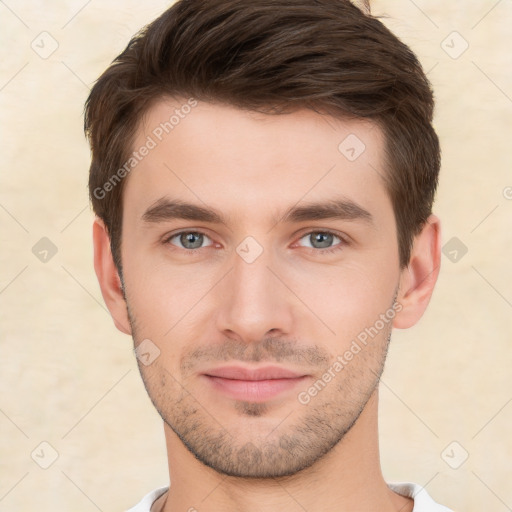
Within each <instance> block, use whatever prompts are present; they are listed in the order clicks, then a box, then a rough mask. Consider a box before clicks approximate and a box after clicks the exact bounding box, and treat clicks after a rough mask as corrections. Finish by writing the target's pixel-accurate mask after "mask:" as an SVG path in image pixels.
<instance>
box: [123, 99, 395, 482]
mask: <svg viewBox="0 0 512 512" xmlns="http://www.w3.org/2000/svg"><path fill="white" fill-rule="evenodd" d="M183 103H185V101H184V102H183ZM181 105H182V103H180V102H179V101H173V102H171V101H167V102H164V101H161V102H159V103H157V104H156V105H155V106H154V107H153V108H152V109H151V110H150V111H149V112H148V113H147V115H146V116H145V117H144V122H143V123H142V126H141V128H140V130H139V133H138V136H137V140H136V142H135V144H134V149H138V148H140V147H141V146H143V145H148V141H149V139H148V136H149V137H150V138H151V139H152V140H154V141H155V142H156V143H157V144H156V147H152V148H151V149H150V150H149V151H148V154H147V156H145V157H144V158H143V159H142V160H141V162H140V163H139V164H138V165H137V166H136V168H134V170H133V171H131V173H130V175H129V177H128V178H127V183H126V188H125V190H124V209H123V226H122V251H121V257H122V263H123V276H124V287H125V294H126V300H127V306H128V311H129V315H130V324H131V328H132V335H133V338H134V342H135V345H136V346H138V345H139V344H140V343H141V342H143V340H145V341H144V343H145V345H143V346H142V347H143V348H144V351H143V352H147V355H146V356H143V357H141V358H140V359H141V360H140V361H139V367H140V371H141V374H142V377H143V380H144V383H145V386H146V388H147V391H148V393H149V396H150V397H151V400H152V401H153V403H154V405H155V407H156V408H157V410H158V412H159V413H160V415H161V417H162V418H163V420H164V421H165V422H166V424H167V425H168V426H169V427H170V428H172V430H173V431H174V432H175V434H176V435H177V436H178V437H179V438H180V439H181V441H182V442H183V443H184V444H185V445H186V446H187V447H188V449H189V450H190V451H191V452H192V453H193V454H194V455H195V456H196V457H197V458H198V459H199V460H201V461H202V462H203V463H205V464H206V465H208V466H211V467H213V468H214V469H216V470H217V471H219V472H223V473H227V474H231V475H237V476H246V477H270V476H282V475H286V474H293V473H295V472H297V471H298V470H300V469H303V468H305V467H308V466H310V465H311V464H313V463H314V462H315V461H317V460H318V459H319V458H320V457H321V456H322V455H324V454H325V453H327V452H328V451H329V450H330V449H331V448H333V447H334V446H335V445H336V443H338V442H339V441H340V440H341V439H342V437H343V436H344V434H345V433H346V432H347V431H348V430H349V429H350V427H351V426H352V425H353V423H354V422H355V420H356V419H357V418H358V416H359V414H360V413H361V411H362V410H363V408H364V407H365V405H366V403H367V401H368V399H369V398H370V396H371V395H372V393H373V392H374V391H375V389H376V385H377V383H378V379H379V376H380V374H381V372H382V368H383V364H384V359H385V355H386V350H387V346H388V343H389V337H390V334H391V324H392V320H390V318H392V316H393V315H392V313H393V311H394V310H393V305H394V299H395V298H396V293H397V289H398V284H399V278H400V269H399V260H398V246H397V234H396V226H395V220H394V215H393V209H392V204H391V202H390V199H389V197H388V195H387V193H386V190H385V187H384V182H383V179H382V176H383V175H384V172H385V171H384V169H383V148H384V139H383V136H382V133H381V131H380V130H379V129H378V128H377V127H376V125H374V124H372V123H369V122H363V121H342V120H339V119H338V120H336V119H333V118H331V117H326V116H321V115H320V114H317V113H315V112H313V111H310V110H302V111H298V112H296V113H293V114H286V115H264V114H259V113H254V112H246V111H242V110H239V109H236V108H233V107H228V106H220V105H217V104H216V105H213V104H207V103H202V102H199V103H198V105H197V106H195V107H194V108H192V109H191V111H190V112H189V113H188V114H187V115H183V116H180V118H179V122H178V123H176V124H175V126H174V127H173V128H172V130H169V133H168V134H165V132H164V133H163V136H162V133H161V129H160V130H158V129H157V127H158V126H160V124H161V123H163V122H165V121H167V120H169V118H170V117H171V116H172V115H173V114H174V113H175V109H176V108H178V109H180V106H181ZM188 110H189V109H186V111H188ZM182 112H183V111H182ZM175 120H176V119H175ZM155 129H157V131H156V132H155ZM155 133H157V134H159V136H160V137H161V138H162V140H161V141H159V140H158V137H157V136H155ZM347 137H348V138H347ZM356 137H357V138H356ZM363 144H364V147H363ZM149 146H153V144H152V143H149ZM361 151H362V152H361ZM166 201H167V202H168V204H166V203H165V202H166ZM176 201H179V202H180V203H182V204H183V203H188V204H190V205H193V206H195V207H197V208H201V209H203V210H211V211H212V212H214V213H215V214H216V215H213V214H210V215H205V213H206V212H205V211H203V212H200V211H198V210H197V209H194V208H184V207H182V208H181V209H180V208H176V206H173V202H176ZM315 205H316V206H315ZM332 205H338V210H337V212H338V215H336V216H334V215H323V214H321V212H322V211H324V213H325V207H327V206H332ZM322 207H324V210H322ZM315 212H316V216H315ZM200 213H202V215H199V214H200ZM331 213H332V211H331ZM390 311H391V313H390ZM386 314H387V316H386V318H387V319H388V320H386V321H383V320H382V319H383V316H385V315H386ZM365 329H366V331H365ZM363 332H366V333H367V336H366V342H363V341H361V340H363V339H364V335H361V333H363ZM368 333H371V334H368ZM148 340H150V341H148ZM354 343H355V344H354ZM155 346H156V347H155ZM358 348H359V350H358ZM158 350H159V351H160V353H159V355H158V357H156V359H154V360H153V361H152V362H151V363H150V364H145V363H147V362H149V361H150V360H151V359H153V357H154V356H155V354H158ZM347 351H348V352H350V353H352V357H350V355H347ZM338 356H339V357H338ZM144 357H145V359H144ZM336 361H338V364H336ZM340 365H341V368H340ZM259 369H262V371H261V372H259V373H258V372H252V373H251V371H252V370H259ZM245 370H248V371H249V373H244V371H245ZM285 371H287V372H288V373H286V372H285ZM326 375H328V376H326ZM329 376H330V377H329Z"/></svg>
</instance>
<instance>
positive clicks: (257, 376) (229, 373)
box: [204, 366, 304, 380]
mask: <svg viewBox="0 0 512 512" xmlns="http://www.w3.org/2000/svg"><path fill="white" fill-rule="evenodd" d="M204 375H207V376H209V377H221V378H223V379H235V380H270V379H296V378H298V377H304V374H303V373H299V372H295V371H292V370H288V369H287V368H281V367H279V366H262V367H261V368H254V369H250V368H244V367H242V366H221V367H219V368H213V369H211V370H208V371H206V372H204Z"/></svg>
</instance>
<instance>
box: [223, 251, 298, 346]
mask: <svg viewBox="0 0 512 512" xmlns="http://www.w3.org/2000/svg"><path fill="white" fill-rule="evenodd" d="M232 263H233V268H232V270H231V271H230V272H229V273H228V274H227V275H226V277H225V278H224V279H223V280H222V286H220V287H219V289H218V291H217V293H218V304H219V307H218V309H217V328H218V329H219V330H220V331H221V332H222V334H223V335H225V336H227V337H229V338H231V339H237V340H239V341H242V342H247V343H251V342H257V341H261V340H262V339H263V338H265V337H268V336H272V337H279V336H286V335H288V336H289V335H290V334H291V330H292V325H293V308H294V302H293V296H292V293H291V292H290V290H289V289H287V287H286V286H285V285H284V284H283V281H285V276H280V275H279V274H280V272H279V267H278V266H277V265H276V262H275V260H273V258H272V255H271V253H270V251H268V250H263V252H262V253H261V254H260V255H259V256H258V257H257V258H256V259H255V260H254V261H252V262H250V260H246V259H244V257H242V256H240V254H239V253H236V252H235V253H234V255H233V262H232ZM295 306H296V304H295Z"/></svg>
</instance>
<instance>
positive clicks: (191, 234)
mask: <svg viewBox="0 0 512 512" xmlns="http://www.w3.org/2000/svg"><path fill="white" fill-rule="evenodd" d="M175 239H176V241H177V242H178V243H173V240H175ZM205 240H209V241H210V242H211V240H210V238H209V237H207V236H206V235H205V234H204V233H201V232H199V231H181V232H179V233H175V234H174V235H172V236H170V237H169V238H168V239H167V240H166V241H165V242H166V243H171V244H173V245H177V246H178V247H179V248H180V249H185V250H194V249H201V248H202V247H203V243H204V241H205ZM208 245H211V243H210V244H208Z"/></svg>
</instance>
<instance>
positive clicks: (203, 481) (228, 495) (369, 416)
mask: <svg viewBox="0 0 512 512" xmlns="http://www.w3.org/2000/svg"><path fill="white" fill-rule="evenodd" d="M377 412H378V392H377V390H376V391H375V392H374V393H373V395H372V397H371V398H370V400H369V401H368V403H367V405H366V407H365V409H364V410H363V412H362V413H361V415H360V416H359V419H358V420H357V421H356V423H355V424H354V425H353V427H352V428H351V430H350V431H349V432H348V433H347V434H346V435H345V436H344V438H343V439H342V440H341V441H340V442H339V443H338V444H337V445H336V446H335V447H334V448H333V449H332V450H331V451H330V452H329V453H327V454H326V455H324V456H323V457H322V458H321V459H319V460H318V461H317V462H316V463H315V464H314V465H313V466H311V467H309V468H307V469H304V470H302V471H300V472H298V473H296V474H295V475H292V476H288V477H279V478H270V479H265V478H262V479H254V478H239V477H231V476H227V475H223V474H220V473H217V472H216V471H215V470H213V469H212V468H209V467H207V466H205V465H204V464H202V463H201V462H200V461H198V460H197V459H196V458H195V457H194V456H193V455H192V454H191V453H190V452H189V451H188V450H187V448H186V447H185V446H184V445H183V443H182V442H181V441H180V439H179V438H178V437H177V436H176V434H175V433H174V432H173V431H172V429H171V428H170V427H168V426H167V425H165V427H164V428H165V437H166V444H167V453H168V460H169V476H170V481H171V482H172V485H171V487H170V489H169V491H168V493H166V495H164V496H162V498H161V499H160V500H159V503H158V506H157V504H155V507H154V508H153V510H155V509H156V510H162V511H163V512H175V511H176V510H184V511H191V512H193V511H195V510H196V511H200V512H221V511H222V512H256V511H258V512H271V511H272V512H274V511H275V510H276V509H277V510H290V511H292V510H297V511H302V510H307V511H308V512H320V511H322V512H325V511H331V510H332V511H334V510H335V511H349V510H350V511H352V510H361V511H366V510H367V511H373V510H379V511H380V512H392V511H397V510H400V511H401V512H410V511H412V508H413V502H412V500H411V499H409V498H404V497H403V496H400V495H398V494H396V493H394V492H393V491H391V490H390V489H389V487H388V486H387V484H386V482H385V481H384V478H383V476H382V472H381V468H380V461H379V446H378V428H377V426H378V425H377V416H378V415H377ZM162 505H163V508H162Z"/></svg>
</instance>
